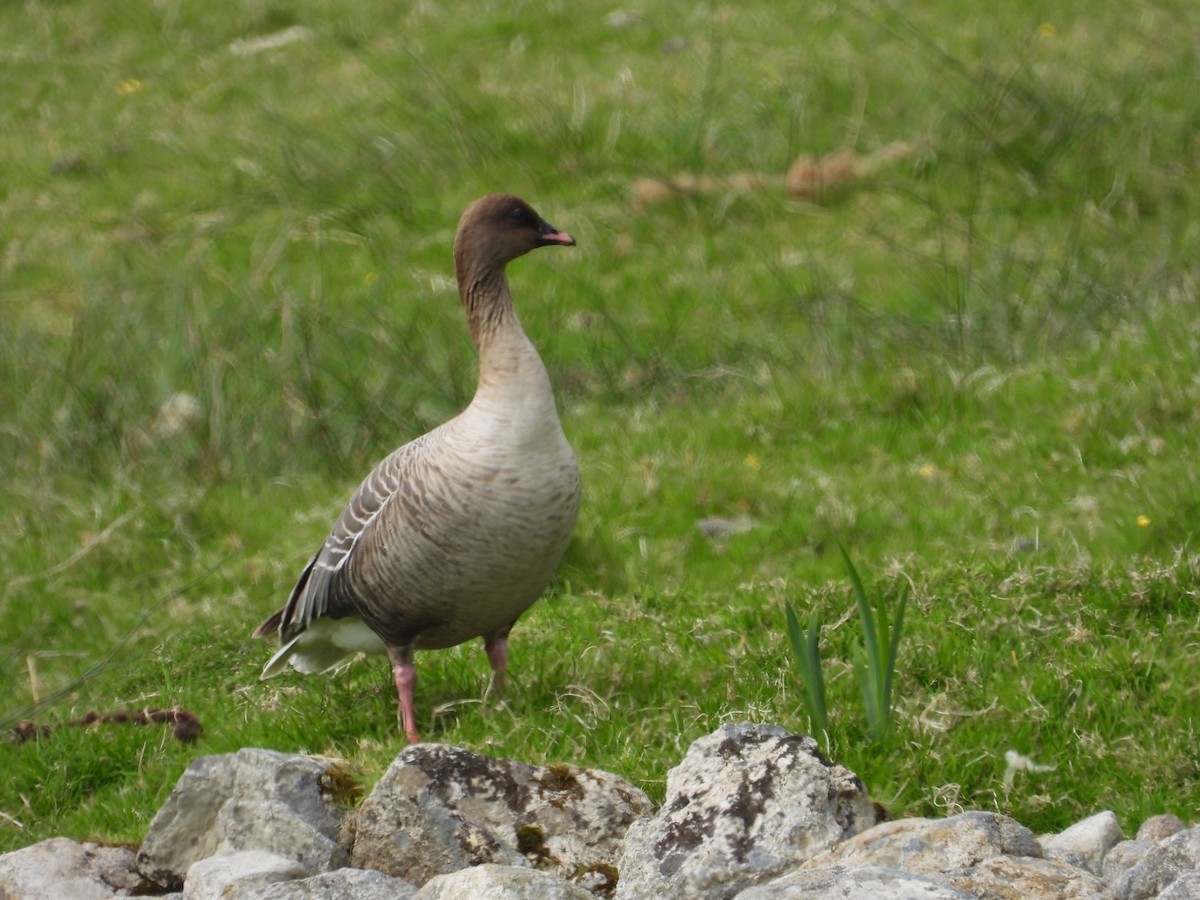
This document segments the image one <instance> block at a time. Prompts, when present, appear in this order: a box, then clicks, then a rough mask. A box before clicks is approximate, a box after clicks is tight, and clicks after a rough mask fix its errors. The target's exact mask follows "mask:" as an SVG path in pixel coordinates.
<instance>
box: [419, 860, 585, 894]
mask: <svg viewBox="0 0 1200 900" xmlns="http://www.w3.org/2000/svg"><path fill="white" fill-rule="evenodd" d="M485 897H486V898H487V900H596V898H595V896H594V895H593V894H591V893H589V892H588V891H585V890H584V889H583V888H581V887H577V886H576V885H573V884H568V883H567V882H565V881H563V880H562V879H561V878H560V877H558V876H557V875H553V874H551V873H549V872H543V871H541V870H539V869H530V868H528V867H525V866H499V865H495V864H494V863H485V864H483V865H481V866H473V867H472V868H469V869H460V870H459V871H457V872H451V873H449V874H446V875H437V876H435V877H434V878H431V879H430V880H429V881H428V882H426V884H425V886H424V887H423V888H421V890H419V891H418V892H417V894H416V897H414V898H413V900H482V898H485Z"/></svg>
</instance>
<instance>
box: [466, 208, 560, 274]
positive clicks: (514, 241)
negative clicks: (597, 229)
mask: <svg viewBox="0 0 1200 900" xmlns="http://www.w3.org/2000/svg"><path fill="white" fill-rule="evenodd" d="M574 244H575V238H573V237H571V236H570V235H569V234H567V233H566V232H565V231H559V230H558V229H557V228H555V227H554V226H553V225H551V224H550V223H549V222H547V221H546V220H545V219H543V218H542V217H541V216H539V215H538V214H537V213H536V212H534V210H533V207H532V206H530V205H529V204H528V203H526V202H525V201H524V200H522V199H521V198H520V197H514V196H513V195H512V194H488V195H487V196H486V197H480V198H479V199H478V200H476V201H475V202H474V203H472V204H471V205H470V206H468V207H467V210H466V212H464V213H463V214H462V218H461V219H460V220H459V222H458V233H457V234H456V235H455V236H454V268H455V270H456V271H457V273H458V276H459V279H460V280H462V278H463V277H464V276H468V273H469V277H472V278H479V277H487V276H489V275H491V274H493V273H494V272H495V271H497V270H499V271H502V270H503V269H504V267H505V266H506V265H507V264H508V263H510V262H512V261H513V260H514V259H516V258H517V257H518V256H524V255H525V254H526V253H528V252H529V251H530V250H534V249H536V248H538V247H549V246H562V247H571V246H574Z"/></svg>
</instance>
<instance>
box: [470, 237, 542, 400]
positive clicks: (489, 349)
mask: <svg viewBox="0 0 1200 900" xmlns="http://www.w3.org/2000/svg"><path fill="white" fill-rule="evenodd" d="M458 262H459V265H457V266H456V270H457V275H458V291H459V294H460V296H461V297H462V302H463V308H464V309H465V310H466V313H467V324H468V326H469V327H470V329H471V341H472V343H474V344H475V349H476V351H477V352H478V353H479V385H478V387H477V389H476V396H475V400H476V403H480V402H482V403H485V405H487V404H488V403H489V402H490V401H488V400H485V399H484V398H485V397H488V398H492V399H499V398H500V397H502V396H505V397H507V396H508V395H510V394H511V395H514V396H513V397H511V398H509V399H507V400H503V401H501V402H502V403H505V404H509V405H516V406H521V407H524V406H529V405H533V406H537V407H540V406H543V405H545V404H547V403H549V404H550V407H551V409H553V403H554V400H553V394H552V393H551V390H550V379H549V377H548V376H547V374H546V368H545V366H544V365H543V364H542V360H541V358H540V357H539V356H538V353H537V350H536V349H535V348H534V346H533V344H532V343H530V341H529V338H528V337H526V336H525V331H524V330H523V329H522V328H521V323H520V321H519V320H518V319H517V314H516V311H515V310H514V309H513V299H512V294H511V293H510V292H509V288H508V280H507V279H506V278H505V277H504V269H503V267H500V266H492V267H486V268H484V267H478V268H477V267H473V266H471V265H470V264H469V261H464V260H461V259H460V260H459V261H458ZM464 263H466V264H464Z"/></svg>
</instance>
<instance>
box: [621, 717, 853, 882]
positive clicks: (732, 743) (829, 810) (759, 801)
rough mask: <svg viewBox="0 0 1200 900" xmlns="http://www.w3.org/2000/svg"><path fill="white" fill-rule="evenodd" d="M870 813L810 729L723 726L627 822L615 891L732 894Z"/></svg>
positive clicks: (848, 775)
mask: <svg viewBox="0 0 1200 900" xmlns="http://www.w3.org/2000/svg"><path fill="white" fill-rule="evenodd" d="M874 821H875V812H874V809H873V807H872V805H871V800H870V798H869V797H868V796H867V792H866V790H865V789H864V788H863V785H862V782H860V781H859V780H858V777H857V776H856V775H855V774H854V773H853V772H851V771H849V770H848V769H845V768H843V767H842V766H839V765H835V764H832V763H830V762H829V761H828V760H826V759H825V758H824V757H822V756H821V754H820V752H819V751H818V749H817V744H816V742H815V741H814V740H813V739H812V738H807V737H800V736H798V735H793V734H789V733H788V732H787V731H785V730H784V729H782V728H779V727H777V726H773V725H726V726H723V727H722V728H720V729H719V730H717V731H716V732H714V733H713V734H710V735H708V736H706V737H703V738H700V739H699V740H697V741H696V742H695V743H694V744H692V746H691V748H690V749H689V750H688V753H687V756H686V757H685V758H684V760H683V761H682V762H681V763H680V764H679V765H678V766H676V767H675V768H674V769H672V770H671V771H670V772H669V773H668V775H667V796H666V800H665V802H664V804H663V808H662V809H661V810H660V811H659V812H658V814H657V815H655V816H654V817H653V818H651V819H644V820H642V821H639V822H636V823H635V824H634V825H633V826H632V827H631V828H630V829H629V832H628V834H627V835H626V836H625V841H624V844H623V847H622V853H621V858H620V860H619V862H618V864H617V868H618V870H619V872H620V880H619V881H618V883H617V891H616V896H617V897H618V898H622V900H642V898H647V897H655V898H660V900H667V898H677V897H678V898H688V900H700V898H727V897H732V896H734V895H735V894H736V893H738V892H739V891H741V890H745V889H746V888H749V887H752V886H754V885H756V884H761V883H764V882H766V881H769V880H771V879H772V878H776V877H778V876H779V875H782V874H783V873H784V872H786V871H788V870H789V869H791V868H794V867H795V866H797V865H798V864H799V863H801V862H803V861H804V860H806V859H809V858H810V857H812V856H815V855H817V854H819V853H821V852H822V851H824V850H827V849H828V848H830V847H832V846H833V845H834V844H836V843H837V842H839V841H841V840H844V839H845V838H846V837H848V836H850V835H853V834H856V833H858V832H859V831H861V830H863V829H864V828H869V827H870V826H871V825H872V824H873V823H874Z"/></svg>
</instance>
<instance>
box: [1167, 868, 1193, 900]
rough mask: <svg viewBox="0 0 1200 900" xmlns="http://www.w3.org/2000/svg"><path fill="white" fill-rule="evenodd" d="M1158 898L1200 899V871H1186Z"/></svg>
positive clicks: (1175, 899)
mask: <svg viewBox="0 0 1200 900" xmlns="http://www.w3.org/2000/svg"><path fill="white" fill-rule="evenodd" d="M1158 900H1200V872H1186V873H1184V874H1183V875H1180V876H1179V877H1178V878H1176V879H1175V880H1174V881H1172V882H1171V886H1170V887H1168V888H1167V889H1166V890H1165V891H1163V892H1162V893H1161V894H1159V895H1158Z"/></svg>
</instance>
